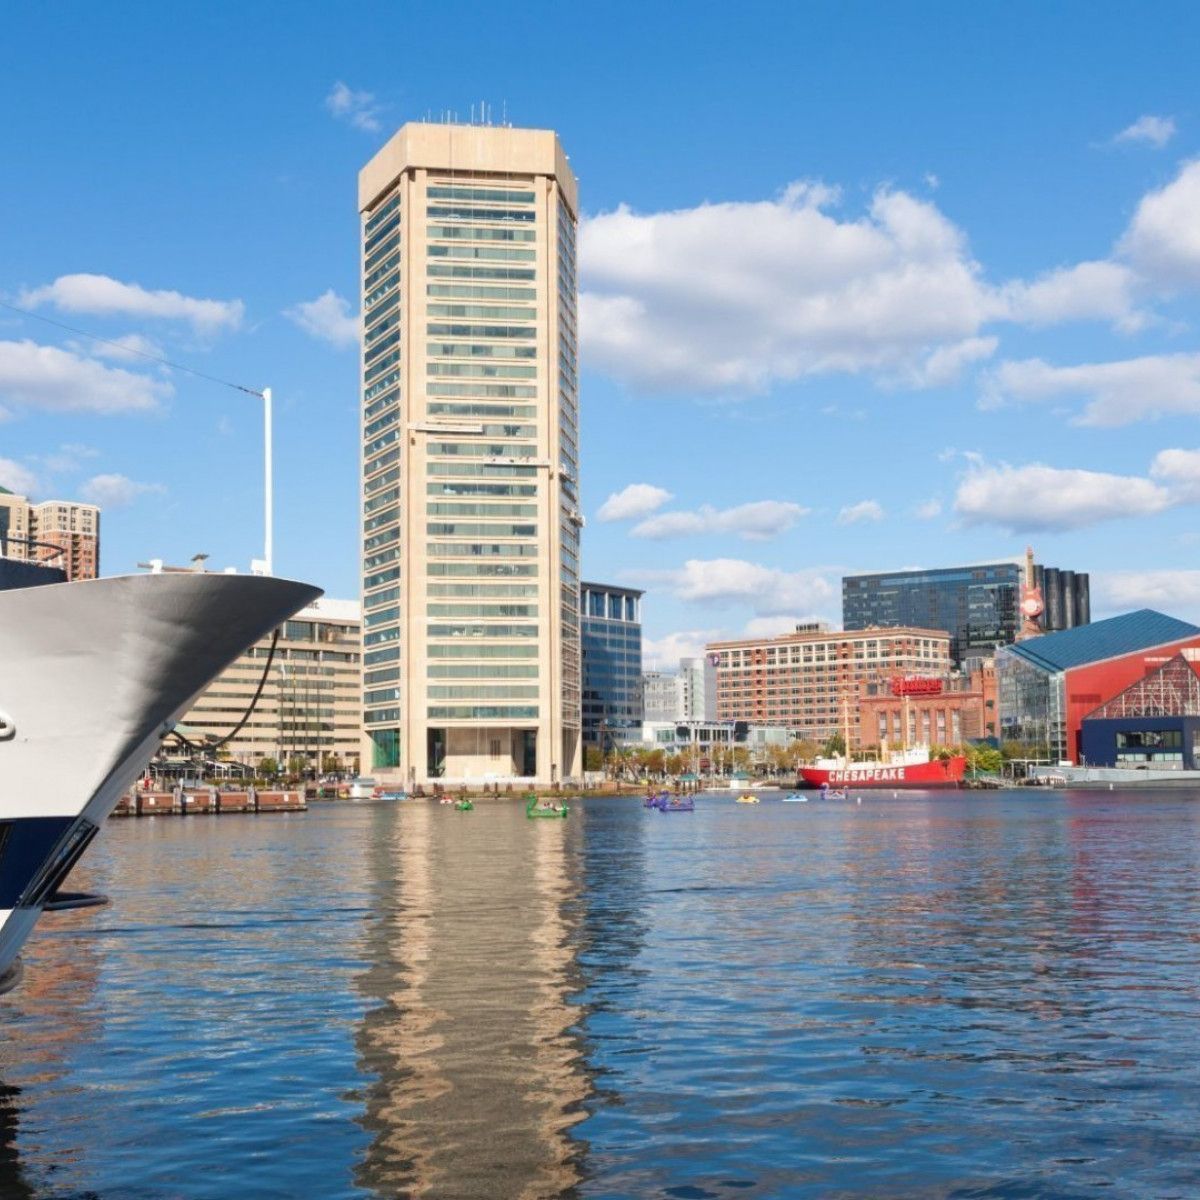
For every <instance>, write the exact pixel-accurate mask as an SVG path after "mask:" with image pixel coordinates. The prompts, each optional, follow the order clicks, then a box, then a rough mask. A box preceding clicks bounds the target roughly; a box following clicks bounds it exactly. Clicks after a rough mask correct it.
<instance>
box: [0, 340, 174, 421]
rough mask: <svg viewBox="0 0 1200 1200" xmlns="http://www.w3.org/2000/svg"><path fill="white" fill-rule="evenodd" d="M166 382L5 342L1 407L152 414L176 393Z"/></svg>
mask: <svg viewBox="0 0 1200 1200" xmlns="http://www.w3.org/2000/svg"><path fill="white" fill-rule="evenodd" d="M173 391H174V389H173V388H172V387H171V385H170V384H169V383H168V382H166V381H165V380H161V379H152V378H150V377H149V376H146V375H138V374H136V373H135V372H132V371H126V370H124V369H123V368H120V367H106V366H105V365H104V364H103V363H99V362H96V360H95V359H91V358H83V357H81V356H80V355H78V354H75V353H73V352H72V351H70V350H62V349H59V348H58V347H57V346H42V345H39V344H38V343H37V342H31V341H27V340H26V341H20V342H0V402H3V403H5V404H11V405H13V406H14V407H17V408H34V409H41V410H43V411H47V412H92V413H117V412H147V411H149V410H151V409H154V408H156V407H157V405H158V402H159V400H161V399H164V398H166V397H167V396H170V395H172V394H173Z"/></svg>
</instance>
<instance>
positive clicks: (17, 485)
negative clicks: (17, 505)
mask: <svg viewBox="0 0 1200 1200" xmlns="http://www.w3.org/2000/svg"><path fill="white" fill-rule="evenodd" d="M0 487H6V488H8V490H9V491H10V492H16V493H17V494H18V495H19V496H31V495H32V494H33V493H34V492H36V491H37V487H38V481H37V476H36V475H35V474H34V473H33V472H32V471H31V470H30V469H29V468H28V467H26V466H22V465H21V464H20V463H19V462H14V461H13V460H12V459H11V458H0Z"/></svg>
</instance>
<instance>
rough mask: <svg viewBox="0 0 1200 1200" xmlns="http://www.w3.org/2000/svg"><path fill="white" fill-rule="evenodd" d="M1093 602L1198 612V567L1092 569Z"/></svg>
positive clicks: (1106, 607) (1120, 608) (1121, 608)
mask: <svg viewBox="0 0 1200 1200" xmlns="http://www.w3.org/2000/svg"><path fill="white" fill-rule="evenodd" d="M1092 588H1093V604H1094V605H1095V606H1096V607H1098V608H1100V609H1101V610H1103V611H1114V612H1126V611H1128V610H1129V609H1133V608H1157V609H1160V610H1164V611H1166V612H1169V613H1178V612H1179V611H1180V610H1191V613H1192V614H1193V617H1195V616H1196V615H1200V571H1194V570H1186V569H1185V570H1178V571H1101V572H1093V573H1092Z"/></svg>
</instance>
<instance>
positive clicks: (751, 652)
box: [647, 622, 950, 748]
mask: <svg viewBox="0 0 1200 1200" xmlns="http://www.w3.org/2000/svg"><path fill="white" fill-rule="evenodd" d="M707 650H708V653H709V655H710V657H711V656H715V657H716V660H717V663H716V669H717V717H718V719H719V720H722V721H747V722H749V723H751V724H753V725H774V726H782V727H783V728H786V729H790V730H793V731H794V732H795V733H796V734H797V735H798V736H801V737H808V738H815V739H817V740H818V741H820V740H823V739H825V738H828V737H830V736H831V735H833V734H835V733H843V734H844V733H845V732H846V730H847V729H848V730H849V738H848V740H849V743H850V746H851V747H852V748H857V747H859V746H862V745H873V744H874V743H875V740H876V736H877V734H876V730H875V729H873V728H872V729H867V730H863V736H862V737H860V733H859V721H860V712H859V700H860V699H861V697H862V696H864V695H865V694H866V689H865V685H866V684H867V683H868V682H869V681H872V680H878V679H886V678H891V677H893V676H899V677H904V676H931V677H932V676H938V677H940V676H943V675H945V674H946V673H947V672H948V671H949V670H950V635H949V634H947V633H945V632H943V631H942V630H940V629H910V628H897V629H868V630H865V631H863V632H851V631H845V632H843V631H841V630H831V629H829V628H828V627H827V626H826V625H824V624H823V623H821V622H813V623H811V624H804V625H798V626H797V627H796V632H795V633H788V634H783V635H782V636H780V637H773V638H739V639H737V640H736V641H728V642H713V643H710V644H709V646H708V647H707ZM647 719H649V718H647Z"/></svg>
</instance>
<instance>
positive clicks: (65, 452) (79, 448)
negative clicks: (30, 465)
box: [37, 442, 100, 474]
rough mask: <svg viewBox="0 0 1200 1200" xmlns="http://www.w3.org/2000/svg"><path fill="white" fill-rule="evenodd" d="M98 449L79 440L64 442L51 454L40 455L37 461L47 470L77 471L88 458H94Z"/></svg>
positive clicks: (60, 472)
mask: <svg viewBox="0 0 1200 1200" xmlns="http://www.w3.org/2000/svg"><path fill="white" fill-rule="evenodd" d="M99 454H100V451H99V450H97V449H95V447H93V446H85V445H83V444H82V443H81V442H65V443H64V444H63V445H61V446H59V448H58V449H57V450H56V451H55V452H54V453H52V454H45V455H40V456H39V457H38V458H37V461H38V462H39V463H41V465H42V466H43V467H45V468H46V470H47V471H53V472H54V473H55V474H64V473H68V472H71V471H78V470H79V469H80V467H82V466H83V464H84V462H85V461H86V460H87V459H89V458H96V457H98V456H99Z"/></svg>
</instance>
